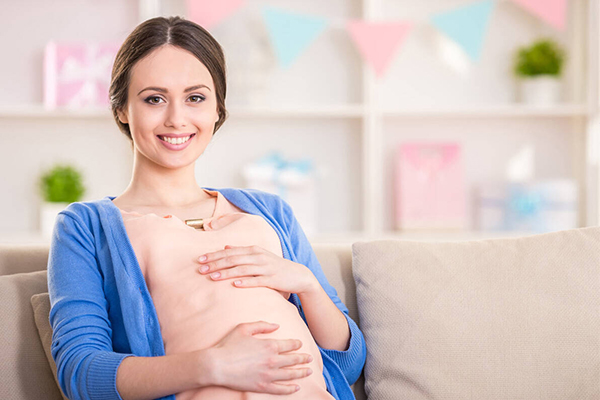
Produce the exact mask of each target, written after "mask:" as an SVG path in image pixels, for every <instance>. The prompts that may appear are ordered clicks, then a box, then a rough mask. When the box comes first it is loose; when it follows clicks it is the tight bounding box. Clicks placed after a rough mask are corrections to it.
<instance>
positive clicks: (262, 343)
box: [207, 321, 312, 394]
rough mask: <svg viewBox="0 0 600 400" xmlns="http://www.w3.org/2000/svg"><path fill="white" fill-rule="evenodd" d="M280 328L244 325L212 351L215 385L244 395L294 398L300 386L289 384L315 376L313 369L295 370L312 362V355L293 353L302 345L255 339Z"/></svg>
mask: <svg viewBox="0 0 600 400" xmlns="http://www.w3.org/2000/svg"><path fill="white" fill-rule="evenodd" d="M278 328H279V326H278V325H277V324H270V323H268V322H264V321H257V322H248V323H242V324H239V325H237V326H236V327H235V328H233V329H232V330H231V331H230V332H229V333H228V334H227V335H226V336H225V337H224V338H223V339H221V341H219V342H218V343H217V344H216V345H214V346H213V347H210V348H209V349H208V353H207V354H209V357H208V358H209V360H210V371H211V379H210V380H211V384H213V385H216V386H224V387H228V388H230V389H234V390H239V391H243V392H258V393H271V394H291V393H294V392H296V391H298V390H300V387H299V386H298V385H296V384H289V383H287V384H286V381H289V380H292V379H299V378H304V377H306V376H308V375H310V374H311V373H312V370H311V369H310V368H298V367H295V366H296V365H298V364H306V363H309V362H311V361H312V356H311V355H310V354H305V353H289V352H290V351H294V350H298V349H299V348H300V347H302V342H301V341H300V340H297V339H259V338H255V337H253V335H255V334H258V333H270V332H273V331H275V330H276V329H278ZM286 367H292V368H286Z"/></svg>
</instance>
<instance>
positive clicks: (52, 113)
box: [0, 104, 592, 119]
mask: <svg viewBox="0 0 600 400" xmlns="http://www.w3.org/2000/svg"><path fill="white" fill-rule="evenodd" d="M228 112H229V115H230V118H232V119H233V118H304V117H307V118H361V117H363V116H365V115H367V114H368V113H373V114H379V115H381V116H383V117H390V118H422V117H427V118H434V117H437V118H467V117H468V118H518V117H536V118H555V117H579V116H580V117H585V116H588V115H589V114H591V113H592V111H591V110H590V109H589V108H588V107H587V106H586V105H581V104H563V105H558V106H552V107H535V106H526V105H520V104H514V105H499V106H477V107H466V106H465V107H423V108H405V109H402V108H395V107H383V108H381V109H378V108H372V109H370V110H368V109H366V108H365V107H364V106H363V105H360V104H349V105H329V106H320V107H303V106H296V107H292V106H286V107H280V106H252V107H250V106H248V107H245V106H233V107H229V108H228ZM0 118H111V119H112V118H113V116H112V112H111V110H110V109H105V108H89V109H81V110H77V109H73V110H69V109H56V110H47V109H45V108H44V107H43V106H41V105H40V106H18V107H6V106H4V107H0Z"/></svg>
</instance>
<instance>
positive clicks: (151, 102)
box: [146, 96, 162, 104]
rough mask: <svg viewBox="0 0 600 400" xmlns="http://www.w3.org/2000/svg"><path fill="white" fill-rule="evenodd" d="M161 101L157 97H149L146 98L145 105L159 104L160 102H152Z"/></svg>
mask: <svg viewBox="0 0 600 400" xmlns="http://www.w3.org/2000/svg"><path fill="white" fill-rule="evenodd" d="M156 99H158V100H162V98H160V97H158V96H150V97H148V98H146V103H150V104H160V102H154V101H153V100H156Z"/></svg>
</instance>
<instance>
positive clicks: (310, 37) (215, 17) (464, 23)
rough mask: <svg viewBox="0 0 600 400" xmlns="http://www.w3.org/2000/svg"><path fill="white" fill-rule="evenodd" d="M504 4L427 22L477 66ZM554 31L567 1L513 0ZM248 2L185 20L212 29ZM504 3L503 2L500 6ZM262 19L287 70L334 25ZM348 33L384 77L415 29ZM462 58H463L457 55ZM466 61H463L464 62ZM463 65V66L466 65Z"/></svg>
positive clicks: (370, 26)
mask: <svg viewBox="0 0 600 400" xmlns="http://www.w3.org/2000/svg"><path fill="white" fill-rule="evenodd" d="M499 2H500V0H475V1H473V2H471V3H469V4H466V5H462V6H460V7H458V8H454V9H452V10H450V11H446V12H441V13H437V14H434V15H433V16H431V17H430V19H429V22H430V23H431V24H432V25H433V26H434V27H435V28H436V29H437V30H439V31H440V32H441V33H442V35H443V36H442V37H443V38H446V39H447V40H450V41H452V42H453V43H455V44H456V51H457V52H460V53H461V54H464V55H465V57H464V60H465V61H464V63H467V64H468V63H469V60H471V61H474V62H476V61H479V59H480V57H481V52H482V49H483V44H484V39H485V36H486V33H487V31H488V27H489V24H490V20H491V16H492V13H493V10H494V6H495V5H496V4H497V3H499ZM506 2H507V3H510V4H515V5H516V6H518V7H520V8H522V9H524V10H526V11H527V12H529V13H531V14H532V15H534V16H536V17H537V18H540V19H542V20H543V21H545V22H546V23H548V24H550V25H551V26H552V27H554V28H556V29H558V30H561V31H564V30H565V27H566V16H567V9H568V4H569V3H568V2H569V0H509V1H506ZM245 3H246V2H245V0H186V6H187V17H188V19H190V20H191V21H194V22H196V23H198V24H199V25H201V26H203V27H205V28H206V29H210V28H212V27H214V26H215V25H217V24H219V23H220V22H221V21H223V20H224V19H226V18H228V17H229V16H231V15H232V14H233V13H235V12H236V11H238V10H239V9H240V8H241V7H243V6H244V4H245ZM502 3H505V1H502ZM261 14H262V19H263V22H264V24H265V26H266V29H267V31H268V34H269V37H270V41H271V44H272V46H273V48H274V51H275V54H276V56H277V59H278V61H279V64H280V65H281V66H283V67H284V68H287V67H289V66H290V65H291V64H292V63H293V62H294V61H295V60H296V59H297V58H298V57H299V56H300V55H301V54H302V52H304V51H305V50H306V49H307V48H308V47H309V45H310V44H311V43H312V42H313V41H314V40H315V39H316V38H317V37H318V36H319V35H320V34H321V33H322V32H323V31H324V30H325V28H326V27H327V26H328V25H330V23H329V20H328V19H326V18H321V17H315V16H309V15H303V14H299V13H296V12H293V11H288V10H284V9H280V8H276V7H271V6H263V7H262V13H261ZM337 25H339V26H342V27H343V28H344V29H346V31H347V33H348V35H349V36H350V39H351V40H352V41H353V43H354V45H355V47H356V48H357V50H358V52H359V53H360V55H361V56H362V57H363V59H364V60H365V62H366V63H368V64H369V65H370V66H371V67H372V68H373V70H374V71H375V73H376V75H377V77H378V78H381V77H382V76H383V75H384V74H385V72H386V71H387V69H388V68H389V65H390V63H391V61H392V60H393V57H394V55H395V54H396V53H397V52H398V48H399V47H400V46H402V45H403V43H404V42H405V39H406V37H407V36H408V34H409V33H410V31H411V30H413V29H414V26H413V23H411V22H406V21H405V22H399V21H397V22H393V21H387V22H373V21H366V20H348V21H344V22H343V23H341V24H337V23H336V26H337ZM459 56H460V55H459ZM461 58H462V57H461ZM467 64H465V65H467Z"/></svg>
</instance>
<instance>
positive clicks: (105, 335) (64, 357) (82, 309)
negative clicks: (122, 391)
mask: <svg viewBox="0 0 600 400" xmlns="http://www.w3.org/2000/svg"><path fill="white" fill-rule="evenodd" d="M72 214H74V213H69V214H67V213H65V212H64V211H63V212H61V213H59V214H58V216H57V219H56V223H55V225H54V231H53V234H52V239H51V246H50V253H49V257H48V292H49V295H50V304H51V309H50V324H51V326H52V347H51V349H52V351H51V352H52V357H53V358H54V361H55V363H56V367H57V379H58V382H59V385H60V387H61V389H62V390H63V392H64V393H65V394H66V396H67V397H68V398H69V399H72V400H79V399H91V400H95V399H106V400H109V399H116V400H122V398H121V396H120V395H119V393H118V391H117V386H116V379H117V368H118V367H119V365H120V363H121V361H122V360H123V359H124V358H126V357H128V356H131V355H133V354H122V353H116V352H114V351H113V347H112V340H111V337H112V329H111V323H110V320H109V318H108V311H107V307H108V304H107V300H106V297H105V295H104V289H103V276H102V273H101V271H100V269H99V267H98V262H97V258H96V251H95V247H94V241H93V236H92V234H91V232H90V230H89V228H88V227H87V226H86V224H85V223H83V222H80V220H79V219H76V218H75V217H74V216H71V215H72Z"/></svg>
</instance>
